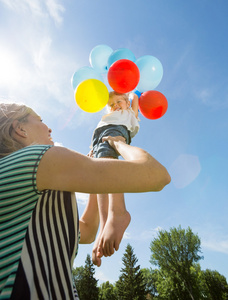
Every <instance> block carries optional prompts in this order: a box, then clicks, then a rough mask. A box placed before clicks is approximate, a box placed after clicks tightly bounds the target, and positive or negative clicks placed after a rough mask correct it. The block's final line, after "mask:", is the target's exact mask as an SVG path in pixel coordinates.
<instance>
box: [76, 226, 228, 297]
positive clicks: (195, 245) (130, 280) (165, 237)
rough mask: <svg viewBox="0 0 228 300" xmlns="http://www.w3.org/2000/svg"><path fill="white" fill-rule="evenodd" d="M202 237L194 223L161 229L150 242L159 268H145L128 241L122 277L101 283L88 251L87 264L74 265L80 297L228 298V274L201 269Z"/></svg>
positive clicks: (151, 261)
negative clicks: (140, 263)
mask: <svg viewBox="0 0 228 300" xmlns="http://www.w3.org/2000/svg"><path fill="white" fill-rule="evenodd" d="M200 244H201V243H200V238H199V237H198V235H197V234H194V233H193V232H192V230H191V228H190V227H188V228H187V229H186V230H185V229H182V228H181V226H179V227H178V228H170V231H166V230H160V231H159V232H158V236H157V238H155V239H154V240H153V241H152V242H151V244H150V250H151V257H150V263H151V264H152V265H153V266H156V267H157V268H155V269H152V268H144V269H141V268H140V265H137V262H138V259H137V257H136V255H135V254H134V249H133V248H132V246H131V245H130V244H128V245H127V247H126V249H125V252H124V254H123V258H122V262H123V267H122V268H121V270H120V276H119V279H118V280H117V281H116V282H115V283H114V284H111V283H110V282H109V281H107V282H105V283H102V284H101V285H100V286H98V280H97V279H96V278H95V277H94V275H95V268H94V266H93V264H92V261H91V257H90V255H89V254H88V255H87V257H86V260H85V265H84V267H83V266H81V267H77V268H75V269H73V280H74V283H75V285H76V288H77V291H78V294H79V298H80V300H144V299H148V300H150V299H161V300H204V299H205V300H228V284H227V280H226V278H225V276H223V275H221V274H220V273H219V272H217V271H212V270H209V269H206V270H201V267H200V264H199V260H201V259H203V256H202V255H201V254H202V253H201V247H200Z"/></svg>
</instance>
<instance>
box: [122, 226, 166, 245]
mask: <svg viewBox="0 0 228 300" xmlns="http://www.w3.org/2000/svg"><path fill="white" fill-rule="evenodd" d="M159 230H162V227H160V226H157V227H156V228H151V229H148V230H144V231H142V232H141V233H135V232H134V234H132V233H131V232H125V233H124V236H123V239H125V240H135V241H136V240H137V241H145V240H151V239H153V238H155V237H156V236H157V234H158V231H159Z"/></svg>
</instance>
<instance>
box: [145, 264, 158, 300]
mask: <svg viewBox="0 0 228 300" xmlns="http://www.w3.org/2000/svg"><path fill="white" fill-rule="evenodd" d="M141 272H142V274H143V277H144V283H145V289H146V294H147V297H149V295H150V296H151V299H153V297H154V296H155V294H156V292H157V290H156V287H155V280H154V276H153V274H154V271H153V270H152V269H148V268H145V269H141Z"/></svg>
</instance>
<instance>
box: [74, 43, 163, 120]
mask: <svg viewBox="0 0 228 300" xmlns="http://www.w3.org/2000/svg"><path fill="white" fill-rule="evenodd" d="M89 61H90V65H91V67H83V68H80V69H79V70H77V71H76V72H75V73H74V74H73V76H72V79H71V83H72V87H73V89H74V90H75V100H76V102H77V104H78V106H79V107H80V108H81V109H82V110H84V111H86V112H91V113H93V112H98V111H100V110H102V109H103V108H104V107H105V105H106V104H107V103H108V98H109V92H108V89H107V87H106V85H105V84H104V82H103V76H104V75H105V76H106V74H107V80H108V83H109V85H110V87H111V88H112V89H113V90H114V91H116V92H118V93H128V92H131V91H133V92H135V93H136V94H137V95H138V96H139V110H140V112H141V113H142V115H143V116H144V117H146V118H148V119H158V118H160V117H162V116H163V115H164V114H165V113H166V111H167V108H168V102H167V99H166V97H165V96H164V95H163V94H162V93H160V92H158V91H154V89H155V88H156V87H157V86H158V84H159V83H160V82H161V79H162V77H163V67H162V64H161V62H160V61H159V60H158V59H157V58H156V57H154V56H151V55H145V56H142V57H140V58H138V59H136V57H135V55H134V54H133V53H132V51H130V50H128V49H126V48H120V49H117V50H115V51H113V50H112V48H110V47H109V46H107V45H98V46H96V47H95V48H93V49H92V51H91V53H90V56H89Z"/></svg>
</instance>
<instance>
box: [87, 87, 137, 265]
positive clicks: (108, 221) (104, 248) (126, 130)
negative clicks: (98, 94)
mask: <svg viewBox="0 0 228 300" xmlns="http://www.w3.org/2000/svg"><path fill="white" fill-rule="evenodd" d="M107 106H108V110H109V113H108V114H106V115H104V116H103V117H102V119H101V121H100V122H99V123H98V125H97V128H96V129H95V131H94V134H93V138H92V150H91V153H92V155H93V157H95V158H107V159H111V158H115V159H118V156H119V154H118V153H116V151H115V150H114V149H113V148H112V147H111V146H110V145H109V143H108V142H106V141H103V138H104V137H106V136H122V137H123V138H124V139H125V142H126V143H127V144H130V143H131V138H132V137H134V136H135V135H136V133H137V132H138V130H139V123H138V121H139V120H138V96H137V95H136V94H134V97H133V99H132V103H131V104H130V101H129V97H128V95H127V94H119V93H117V92H114V91H113V92H110V93H109V101H108V105H107ZM117 176H118V174H113V180H115V177H117ZM97 201H98V208H99V215H100V232H99V235H98V237H97V239H96V241H95V245H94V248H93V262H94V264H96V265H97V266H100V264H101V259H100V258H101V257H102V256H103V255H104V256H111V255H112V254H113V253H114V249H115V250H116V251H117V250H118V249H119V244H120V242H121V240H122V237H123V234H124V231H125V230H126V228H127V227H128V225H129V223H130V220H131V217H130V214H129V212H128V211H127V210H126V207H125V201H124V194H99V195H97Z"/></svg>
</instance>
